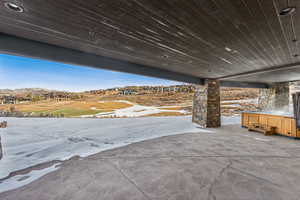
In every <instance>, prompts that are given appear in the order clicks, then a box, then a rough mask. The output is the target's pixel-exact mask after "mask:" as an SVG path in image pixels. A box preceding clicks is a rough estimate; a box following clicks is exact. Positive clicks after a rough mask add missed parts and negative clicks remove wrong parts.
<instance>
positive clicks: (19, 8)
mask: <svg viewBox="0 0 300 200" xmlns="http://www.w3.org/2000/svg"><path fill="white" fill-rule="evenodd" d="M4 6H5V7H6V8H7V9H9V10H12V11H14V12H20V13H22V12H24V8H23V7H22V6H19V5H17V4H15V3H11V2H5V3H4Z"/></svg>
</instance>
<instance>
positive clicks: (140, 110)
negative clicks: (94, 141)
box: [81, 100, 188, 118]
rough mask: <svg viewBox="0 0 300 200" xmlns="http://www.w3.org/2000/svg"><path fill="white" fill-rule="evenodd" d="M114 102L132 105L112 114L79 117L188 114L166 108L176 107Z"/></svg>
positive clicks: (104, 113) (184, 111) (183, 111)
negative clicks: (165, 113)
mask: <svg viewBox="0 0 300 200" xmlns="http://www.w3.org/2000/svg"><path fill="white" fill-rule="evenodd" d="M102 102H103V101H100V102H99V103H102ZM115 102H123V103H127V104H129V105H132V106H131V107H128V108H122V109H117V110H114V111H112V112H101V113H99V114H96V115H82V116H81V117H97V118H104V117H142V116H147V115H152V114H158V113H162V112H179V113H182V114H187V113H188V112H187V111H186V110H168V109H166V108H172V107H178V106H163V107H157V106H142V105H139V104H135V103H132V102H130V101H124V100H119V101H115Z"/></svg>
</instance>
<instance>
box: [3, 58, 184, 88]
mask: <svg viewBox="0 0 300 200" xmlns="http://www.w3.org/2000/svg"><path fill="white" fill-rule="evenodd" d="M173 84H180V83H178V82H175V81H168V80H163V79H157V78H151V77H145V76H139V75H134V74H127V73H121V72H114V71H108V70H102V69H94V68H90V67H82V66H74V65H68V64H62V63H56V62H49V61H45V60H37V59H31V58H25V57H19V56H11V55H4V54H0V89H16V88H37V87H38V88H47V89H55V90H67V91H76V92H78V91H86V90H93V89H105V88H112V87H121V86H128V85H130V86H132V85H173Z"/></svg>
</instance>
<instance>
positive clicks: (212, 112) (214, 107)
mask: <svg viewBox="0 0 300 200" xmlns="http://www.w3.org/2000/svg"><path fill="white" fill-rule="evenodd" d="M193 122H195V123H197V124H199V125H200V126H201V127H204V128H212V127H219V126H221V112H220V83H219V81H216V80H206V81H205V85H204V86H200V85H198V86H196V90H195V96H194V102H193Z"/></svg>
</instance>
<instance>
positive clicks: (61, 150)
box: [0, 116, 240, 192]
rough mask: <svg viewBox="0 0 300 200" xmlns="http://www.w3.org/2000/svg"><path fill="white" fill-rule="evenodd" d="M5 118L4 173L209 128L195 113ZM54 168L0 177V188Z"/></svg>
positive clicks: (0, 172)
mask: <svg viewBox="0 0 300 200" xmlns="http://www.w3.org/2000/svg"><path fill="white" fill-rule="evenodd" d="M1 120H6V121H7V122H8V128H6V129H0V135H1V138H2V143H3V158H2V160H0V179H1V178H4V177H6V176H8V175H9V173H11V172H15V171H18V170H21V169H26V168H28V167H31V166H35V165H37V164H40V163H45V162H49V161H53V160H66V159H69V158H71V157H73V156H75V155H79V156H82V157H85V156H88V155H91V154H95V153H98V152H100V151H103V150H107V149H112V148H116V147H120V146H124V145H127V144H130V143H134V142H138V141H143V140H148V139H153V138H157V137H161V136H167V135H175V134H181V133H191V132H210V131H211V130H209V129H201V128H199V126H198V125H197V124H193V123H192V122H191V116H179V117H147V118H116V119H80V118H78V119H76V118H75V119H74V118H73V119H68V118H63V119H62V118H60V119H55V118H0V121H1ZM222 123H223V124H235V123H240V119H239V116H236V117H225V118H222ZM50 169H51V170H50ZM50 169H44V170H39V171H34V172H30V173H28V174H24V175H17V176H14V177H11V178H9V179H6V180H5V181H2V183H1V182H0V192H1V191H6V190H8V189H10V188H13V187H12V186H11V185H19V186H21V185H23V184H26V183H28V182H31V181H33V180H35V179H36V178H39V177H41V176H42V175H44V174H45V173H48V171H49V170H50V171H52V170H54V169H53V168H50ZM55 169H56V168H55ZM28 176H29V177H28ZM18 180H21V181H18ZM19 182H20V183H19Z"/></svg>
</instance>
